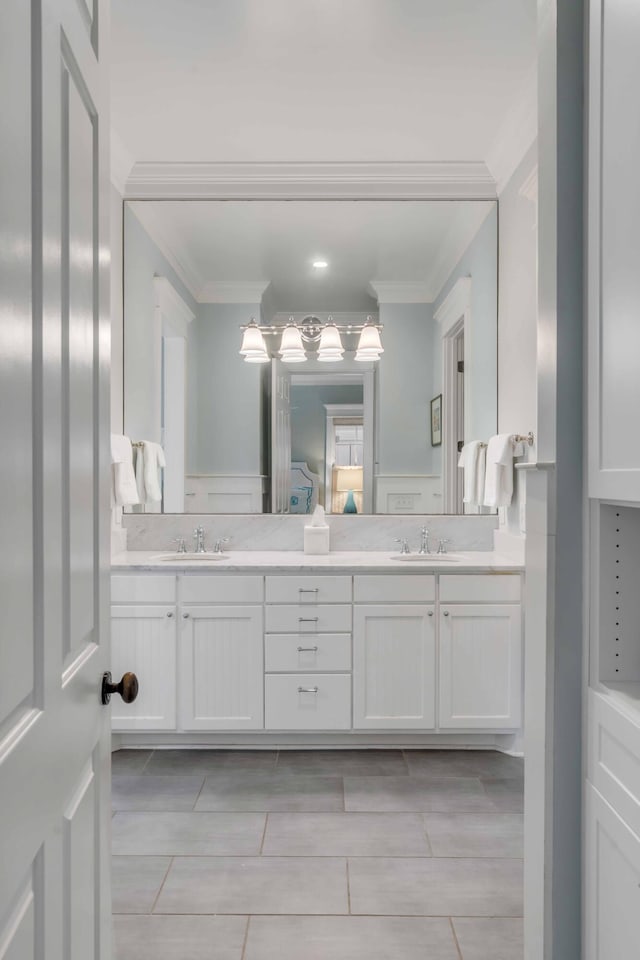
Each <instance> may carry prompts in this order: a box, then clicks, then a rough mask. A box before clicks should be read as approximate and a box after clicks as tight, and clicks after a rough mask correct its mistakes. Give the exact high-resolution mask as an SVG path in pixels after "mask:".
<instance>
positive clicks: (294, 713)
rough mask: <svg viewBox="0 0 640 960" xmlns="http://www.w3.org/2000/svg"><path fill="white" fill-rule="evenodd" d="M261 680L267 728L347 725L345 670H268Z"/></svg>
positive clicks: (346, 727)
mask: <svg viewBox="0 0 640 960" xmlns="http://www.w3.org/2000/svg"><path fill="white" fill-rule="evenodd" d="M264 684H265V727H266V728H267V730H349V729H351V676H350V675H349V674H335V673H334V674H323V673H297V674H287V675H284V676H283V675H280V674H269V676H267V677H265V681H264Z"/></svg>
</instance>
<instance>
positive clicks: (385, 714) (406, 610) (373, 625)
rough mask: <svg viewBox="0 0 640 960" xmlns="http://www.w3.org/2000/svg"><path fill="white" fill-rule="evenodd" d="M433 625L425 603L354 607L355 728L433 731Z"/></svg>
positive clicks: (429, 610) (431, 612)
mask: <svg viewBox="0 0 640 960" xmlns="http://www.w3.org/2000/svg"><path fill="white" fill-rule="evenodd" d="M434 620H435V618H434V615H433V607H431V606H428V605H425V604H393V605H371V606H369V605H366V606H361V607H355V608H354V631H353V697H354V702H353V725H354V728H356V729H370V728H373V729H379V730H385V729H413V728H416V729H420V730H428V729H432V728H433V727H434V725H435V629H434Z"/></svg>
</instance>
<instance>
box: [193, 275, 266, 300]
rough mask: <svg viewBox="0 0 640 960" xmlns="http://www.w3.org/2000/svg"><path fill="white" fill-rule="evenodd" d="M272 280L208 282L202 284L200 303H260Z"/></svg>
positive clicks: (199, 295)
mask: <svg viewBox="0 0 640 960" xmlns="http://www.w3.org/2000/svg"><path fill="white" fill-rule="evenodd" d="M270 283H271V281H270V280H207V281H206V282H205V283H203V284H202V286H201V288H200V292H199V294H198V297H197V300H198V302H199V303H260V302H261V300H262V295H263V293H264V292H265V290H266V289H267V287H268V286H269V284H270Z"/></svg>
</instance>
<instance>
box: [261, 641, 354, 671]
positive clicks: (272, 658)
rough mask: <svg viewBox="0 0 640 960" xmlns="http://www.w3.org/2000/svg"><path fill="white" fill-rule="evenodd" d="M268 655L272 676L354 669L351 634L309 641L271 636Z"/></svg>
mask: <svg viewBox="0 0 640 960" xmlns="http://www.w3.org/2000/svg"><path fill="white" fill-rule="evenodd" d="M264 653H265V670H267V671H268V672H269V673H286V672H291V671H293V670H297V671H301V670H303V671H305V672H308V673H309V672H314V673H316V672H318V671H320V672H322V671H325V672H329V671H333V670H336V671H345V670H351V635H350V634H348V633H320V634H317V635H315V636H314V637H312V638H311V639H309V637H308V636H307V637H305V636H303V635H301V634H292V633H272V634H267V635H266V637H265V639H264Z"/></svg>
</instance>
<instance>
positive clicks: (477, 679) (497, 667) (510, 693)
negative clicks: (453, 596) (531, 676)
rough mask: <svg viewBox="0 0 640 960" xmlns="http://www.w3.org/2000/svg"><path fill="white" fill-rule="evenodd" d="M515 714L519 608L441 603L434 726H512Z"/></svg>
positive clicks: (519, 694)
mask: <svg viewBox="0 0 640 960" xmlns="http://www.w3.org/2000/svg"><path fill="white" fill-rule="evenodd" d="M521 713H522V623H521V613H520V607H519V606H518V605H516V604H478V605H474V604H450V603H447V604H446V605H444V606H443V607H441V610H440V728H441V729H443V730H446V729H459V728H467V729H476V728H477V729H491V730H494V729H500V730H502V729H506V730H516V729H518V727H519V726H520V723H521Z"/></svg>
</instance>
